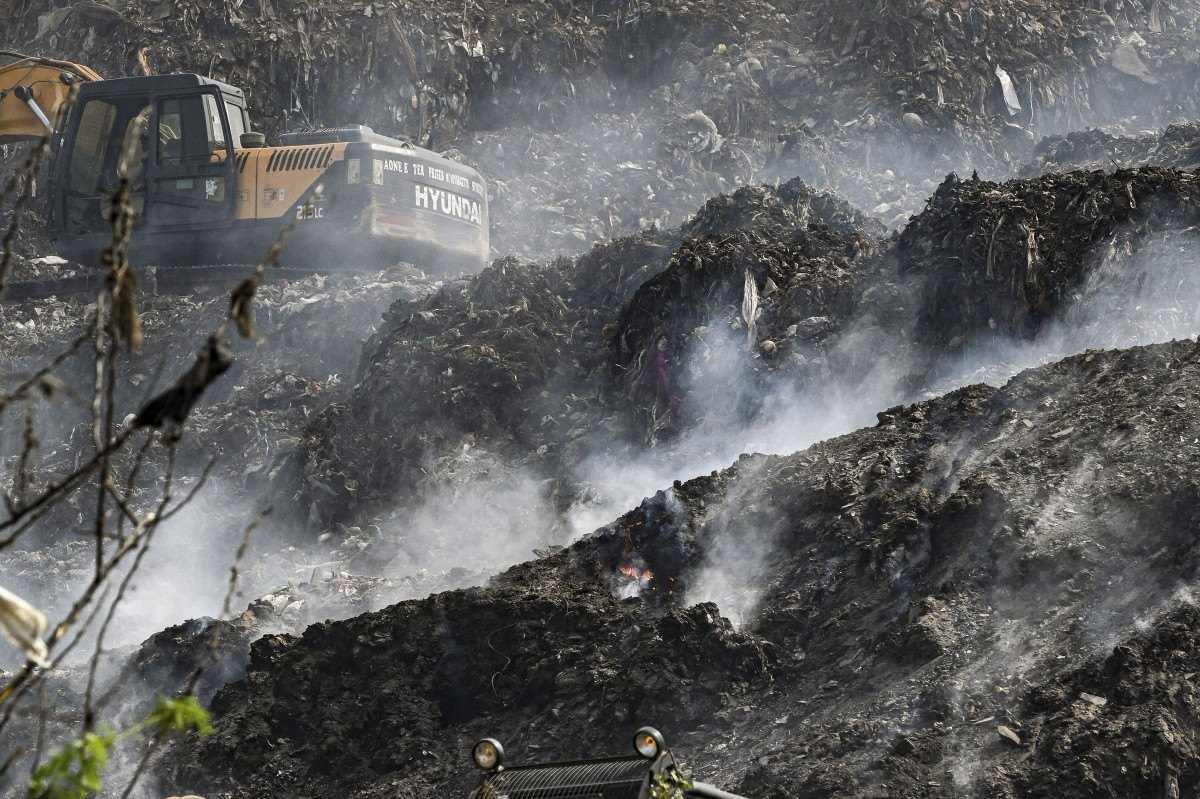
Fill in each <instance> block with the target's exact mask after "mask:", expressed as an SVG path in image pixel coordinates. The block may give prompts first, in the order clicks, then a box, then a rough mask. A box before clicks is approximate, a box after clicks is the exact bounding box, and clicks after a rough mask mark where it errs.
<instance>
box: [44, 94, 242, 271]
mask: <svg viewBox="0 0 1200 799" xmlns="http://www.w3.org/2000/svg"><path fill="white" fill-rule="evenodd" d="M245 129H246V110H245V101H244V98H243V96H242V92H241V90H240V89H237V88H235V87H233V86H229V85H228V84H224V83H221V82H219V81H214V80H211V79H208V78H203V77H200V76H199V75H190V74H186V75H163V76H155V77H137V78H119V79H116V80H106V81H101V82H95V83H87V84H84V85H83V86H81V87H80V89H79V93H78V97H77V98H76V100H75V103H74V104H73V106H72V107H71V110H70V115H69V117H68V118H67V120H66V122H65V125H64V127H63V131H62V152H60V153H59V156H58V158H57V159H56V161H55V179H54V181H53V185H54V196H53V198H52V201H51V223H52V230H53V232H54V233H55V234H56V235H57V236H58V238H59V239H60V240H61V241H62V242H63V243H64V251H65V252H64V254H66V255H67V256H68V257H71V258H75V259H77V260H84V259H90V258H94V257H95V255H96V253H97V252H99V251H102V250H103V248H104V246H105V245H106V244H107V242H108V241H109V240H110V239H111V225H110V222H109V219H110V207H109V206H110V203H111V198H112V197H113V195H114V193H115V191H116V189H117V186H118V185H119V183H120V180H121V178H122V177H124V178H127V179H128V181H129V186H130V190H131V193H132V203H133V210H134V229H135V231H136V232H137V234H138V236H139V238H140V239H144V240H146V241H149V242H158V241H160V240H162V239H164V238H167V239H169V240H170V242H171V246H176V247H177V246H187V241H186V238H187V235H188V233H189V232H195V231H201V230H211V229H213V228H214V227H220V226H222V225H229V224H231V223H232V221H233V219H234V207H235V201H236V194H237V175H236V161H235V159H234V157H233V148H234V147H235V146H236V143H237V142H238V140H239V138H240V137H241V134H242V133H244V132H245ZM205 249H208V248H207V247H205Z"/></svg>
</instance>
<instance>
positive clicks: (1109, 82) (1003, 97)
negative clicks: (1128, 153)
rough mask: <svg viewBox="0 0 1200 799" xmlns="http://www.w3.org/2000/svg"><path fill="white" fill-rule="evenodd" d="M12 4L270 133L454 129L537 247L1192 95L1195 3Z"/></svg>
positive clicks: (35, 46)
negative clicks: (213, 93) (216, 92)
mask: <svg viewBox="0 0 1200 799" xmlns="http://www.w3.org/2000/svg"><path fill="white" fill-rule="evenodd" d="M18 10H19V12H20V13H17V11H18ZM6 17H8V18H10V19H14V20H16V24H15V25H14V29H13V31H12V35H11V36H10V40H11V44H13V45H14V46H18V47H19V48H21V49H24V50H28V51H31V52H35V53H39V54H46V55H52V56H55V57H64V58H72V59H77V60H81V61H83V62H86V63H88V64H89V65H91V66H93V67H96V68H97V69H99V70H100V72H101V73H102V74H105V75H110V76H119V75H123V74H135V73H137V72H138V71H139V69H140V68H141V67H140V62H141V61H142V60H143V55H144V56H145V59H146V60H148V63H149V65H150V67H151V68H152V69H154V70H155V71H158V72H170V71H179V70H190V71H198V72H202V73H204V74H209V75H212V76H214V77H218V78H221V79H224V80H227V81H229V82H231V83H234V84H237V85H239V86H242V87H243V88H244V89H246V91H247V95H248V98H249V100H250V104H251V106H252V108H253V110H254V114H253V118H254V122H255V124H256V125H257V126H259V127H261V128H262V129H264V130H265V131H266V132H267V133H269V134H274V133H277V132H279V131H281V130H284V129H294V128H311V127H323V126H335V125H342V124H349V123H366V124H369V125H372V126H373V127H375V128H376V129H377V130H379V131H380V132H382V133H386V134H389V135H394V136H397V137H399V138H402V139H407V140H410V141H413V142H415V143H418V144H422V145H425V146H429V147H432V148H434V149H437V150H439V151H441V150H446V151H448V152H449V153H450V154H451V155H452V156H455V157H459V158H461V159H463V160H464V161H467V162H469V163H471V164H472V165H474V166H477V167H479V168H480V169H481V170H482V171H483V174H485V175H486V176H488V177H489V178H490V179H492V180H493V181H494V182H495V185H494V187H493V188H494V189H495V191H494V196H493V199H494V200H496V202H495V205H494V213H493V222H494V223H495V226H496V231H495V233H496V235H495V240H494V245H495V247H496V252H497V254H498V255H509V254H520V255H524V256H526V257H533V258H538V259H544V258H547V257H552V256H553V255H555V254H558V253H563V252H578V251H581V250H583V249H586V247H588V246H590V245H591V244H592V243H594V242H596V241H599V240H605V239H609V238H612V237H616V236H620V235H627V234H629V233H631V232H634V231H636V230H638V229H641V228H644V227H646V226H647V224H648V223H653V222H658V223H659V224H660V226H662V227H663V228H664V229H665V228H670V227H674V226H676V225H678V224H679V223H680V222H681V221H683V219H684V217H685V215H686V214H687V213H688V212H689V211H690V210H691V209H692V208H695V207H696V206H698V205H699V204H700V203H702V202H703V201H704V200H705V199H706V198H707V197H709V196H711V195H712V194H714V193H718V192H727V191H730V190H732V189H734V188H735V187H736V186H737V185H739V184H745V183H753V182H755V181H757V180H762V179H764V178H765V179H769V180H773V179H775V178H779V179H782V180H787V179H790V178H792V177H796V176H800V177H803V178H804V179H805V180H806V181H808V182H809V183H810V184H811V185H814V186H816V187H818V188H826V189H832V190H836V191H839V192H841V193H842V194H843V195H844V196H846V197H847V198H848V199H849V200H851V201H852V202H854V203H856V204H858V205H860V206H861V207H863V208H864V209H865V210H867V211H870V212H872V213H875V214H876V215H877V216H879V217H880V218H881V219H883V220H884V221H886V222H888V223H890V224H892V225H893V226H894V227H899V226H901V225H902V224H903V220H904V217H905V216H906V215H907V214H910V213H914V212H916V211H918V210H919V208H920V203H921V201H922V199H923V197H924V196H925V195H926V194H927V193H928V190H929V189H930V188H932V187H925V186H923V183H924V181H925V180H926V179H928V177H929V175H930V174H931V173H933V174H945V173H947V172H950V171H955V170H957V171H960V172H964V173H965V171H966V170H968V169H970V168H978V169H981V170H983V171H984V173H985V174H987V175H988V176H990V177H1004V176H1007V175H1008V174H1010V173H1011V171H1012V170H1013V169H1014V168H1016V166H1017V165H1019V164H1022V163H1024V162H1025V161H1026V160H1027V159H1028V156H1029V154H1030V152H1031V150H1032V148H1033V146H1034V143H1035V136H1036V134H1037V133H1039V132H1058V131H1061V130H1070V129H1077V128H1080V127H1084V126H1087V125H1094V124H1106V123H1113V122H1118V121H1119V122H1120V123H1121V124H1124V125H1126V126H1128V125H1130V124H1132V125H1133V126H1134V127H1135V128H1136V129H1139V130H1140V129H1145V128H1147V127H1150V126H1157V125H1161V124H1166V123H1169V122H1172V121H1180V120H1183V119H1186V118H1187V117H1188V116H1189V115H1193V116H1194V115H1195V114H1196V113H1197V112H1198V111H1200V109H1198V108H1197V106H1196V102H1197V101H1196V98H1197V97H1198V96H1200V93H1198V92H1197V91H1196V87H1197V81H1198V80H1200V58H1197V56H1196V53H1195V48H1194V46H1193V43H1194V39H1195V36H1196V32H1197V25H1198V20H1200V2H1197V0H1162V1H1160V2H1155V3H1152V4H1149V6H1148V5H1147V3H1145V2H1141V0H1124V1H1123V2H1119V3H1112V4H1110V7H1108V8H1107V10H1100V9H1098V8H1093V7H1091V6H1087V5H1086V4H1074V5H1072V6H1070V7H1068V8H1058V7H1057V6H1054V5H1052V4H1046V3H1042V2H1039V1H1038V0H971V2H969V3H931V2H925V1H923V0H905V1H904V2H899V3H897V2H887V3H867V4H863V3H847V2H846V0H822V2H819V3H809V2H799V0H783V1H782V2H774V3H768V2H764V1H763V0H754V2H753V3H747V2H744V1H743V2H737V3H732V2H729V0H703V2H682V1H681V0H668V1H667V2H659V3H656V4H649V5H645V4H643V5H641V6H638V7H637V8H631V7H628V6H626V5H623V4H621V3H600V4H577V3H568V2H563V0H523V2H520V3H516V4H495V3H491V2H488V0H471V2H468V3H467V4H466V5H465V6H463V7H457V6H456V7H454V8H450V7H448V6H447V7H441V6H430V5H428V4H419V3H413V2H410V0H353V2H351V3H349V4H339V5H337V6H336V7H335V6H333V5H322V4H319V3H310V2H300V1H299V0H248V2H246V3H242V4H239V5H236V6H231V5H219V6H213V5H211V4H191V5H187V4H184V5H183V6H178V5H177V4H172V3H170V2H165V0H130V2H124V3H121V4H115V3H112V4H109V3H75V4H71V5H66V6H57V5H55V4H53V3H51V2H49V0H36V2H33V3H23V4H21V6H20V8H19V9H14V11H13V13H10V14H8V15H6ZM143 50H144V51H145V52H144V53H143ZM1130 117H1133V119H1132V121H1131V120H1130ZM931 165H932V168H931ZM875 209H879V210H878V211H876V210H875Z"/></svg>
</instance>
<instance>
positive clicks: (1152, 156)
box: [1021, 122, 1200, 177]
mask: <svg viewBox="0 0 1200 799" xmlns="http://www.w3.org/2000/svg"><path fill="white" fill-rule="evenodd" d="M1138 166H1161V167H1168V168H1171V169H1183V170H1187V169H1196V168H1198V167H1200V124H1197V123H1195V122H1191V123H1186V124H1178V125H1169V126H1167V128H1166V129H1165V130H1162V131H1159V132H1156V133H1147V134H1145V135H1141V136H1113V135H1111V134H1109V133H1105V132H1104V131H1101V130H1086V131H1076V132H1074V133H1068V134H1066V135H1064V136H1047V137H1046V138H1044V139H1042V141H1040V142H1038V146H1037V148H1036V149H1035V150H1034V153H1033V158H1032V160H1031V161H1030V163H1028V164H1026V165H1025V166H1024V167H1023V168H1022V170H1021V174H1022V176H1023V177H1034V176H1037V175H1044V174H1049V173H1051V172H1067V171H1071V170H1075V169H1087V170H1094V169H1103V170H1112V169H1131V168H1133V167H1138Z"/></svg>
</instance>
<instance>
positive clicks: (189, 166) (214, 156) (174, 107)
mask: <svg viewBox="0 0 1200 799" xmlns="http://www.w3.org/2000/svg"><path fill="white" fill-rule="evenodd" d="M155 120H156V122H155V126H156V133H157V136H156V137H155V145H156V152H155V156H154V159H153V167H152V169H151V172H150V210H149V213H148V216H147V224H149V225H150V226H152V227H153V228H156V229H161V228H169V229H171V230H182V229H187V228H193V227H207V226H211V225H212V224H214V223H217V222H220V221H225V220H228V219H231V218H232V215H233V198H234V196H235V192H236V186H235V185H234V183H235V175H234V173H233V168H232V166H233V158H231V157H230V155H231V153H230V148H229V145H228V141H229V139H230V138H231V129H230V127H231V126H230V125H229V123H228V121H227V120H228V114H226V113H225V109H224V104H223V103H222V102H221V97H220V94H219V92H217V91H216V90H208V89H205V90H201V91H193V92H189V93H187V94H176V95H171V96H165V97H160V98H159V99H158V100H157V103H156V109H155Z"/></svg>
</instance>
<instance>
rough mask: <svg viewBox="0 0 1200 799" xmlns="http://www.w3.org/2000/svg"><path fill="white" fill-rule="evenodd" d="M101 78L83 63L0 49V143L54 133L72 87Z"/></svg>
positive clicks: (25, 139) (31, 139)
mask: <svg viewBox="0 0 1200 799" xmlns="http://www.w3.org/2000/svg"><path fill="white" fill-rule="evenodd" d="M100 79H101V78H100V75H99V74H97V73H96V72H95V71H94V70H92V69H91V68H89V67H85V66H83V65H82V64H74V63H72V62H70V61H57V60H55V59H52V58H41V57H38V56H27V55H22V54H21V53H14V52H12V51H9V50H0V144H12V143H14V142H21V141H37V140H38V139H41V138H42V137H44V136H46V135H48V134H50V133H53V132H54V130H55V129H56V127H57V125H58V122H59V119H60V116H61V114H62V112H63V110H64V109H65V107H66V105H67V103H68V102H69V101H70V98H71V89H72V87H73V86H74V85H75V84H77V83H80V82H82V81H92V80H100Z"/></svg>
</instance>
